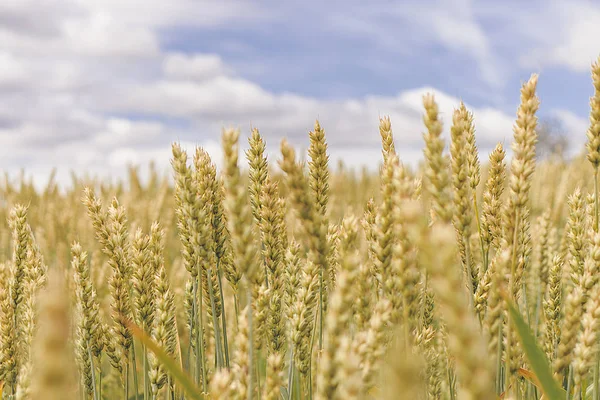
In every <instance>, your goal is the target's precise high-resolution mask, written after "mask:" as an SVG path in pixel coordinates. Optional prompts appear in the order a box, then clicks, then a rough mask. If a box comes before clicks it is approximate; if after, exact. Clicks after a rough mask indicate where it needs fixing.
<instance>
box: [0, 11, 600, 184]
mask: <svg viewBox="0 0 600 400" xmlns="http://www.w3.org/2000/svg"><path fill="white" fill-rule="evenodd" d="M598 20H600V5H596V4H595V3H593V2H590V1H579V0H577V1H569V2H559V1H530V2H521V1H505V2H496V1H479V2H475V1H467V0H448V1H416V0H411V1H400V2H398V1H371V2H364V1H357V0H346V1H329V2H317V1H302V2H291V1H290V2H275V1H234V0H223V1H219V2H217V1H198V0H173V1H170V2H153V1H150V2H148V1H142V0H106V1H103V2H97V1H92V0H48V1H45V2H39V1H35V0H8V1H3V2H0V43H2V44H1V45H0V146H2V148H4V149H10V150H9V151H8V152H7V154H6V155H5V156H3V157H1V159H0V168H2V169H5V170H7V171H9V173H15V172H17V171H19V170H20V169H21V168H25V169H26V170H27V171H29V173H30V174H31V175H32V176H34V177H35V178H36V179H37V180H43V179H44V177H45V176H47V175H48V174H49V171H50V168H51V167H53V166H56V167H58V168H59V177H61V176H62V177H68V173H69V170H70V169H74V170H76V171H78V172H90V173H97V174H103V175H108V174H112V175H119V176H124V175H125V169H126V166H127V164H129V163H136V164H147V163H148V162H149V161H150V160H154V161H156V162H157V164H158V165H159V166H161V167H162V168H165V169H166V168H168V162H169V148H170V143H172V142H173V141H180V142H182V144H184V145H185V146H186V147H188V148H190V149H191V148H193V147H194V146H203V147H205V148H206V149H207V150H208V151H209V152H210V153H211V155H212V156H213V158H214V159H215V161H216V162H217V163H218V162H219V159H220V151H219V137H220V132H221V129H222V127H224V126H236V127H239V128H240V129H241V130H242V133H243V137H244V136H245V135H247V134H248V133H249V130H250V127H251V126H256V127H258V128H259V129H260V130H261V133H262V134H263V135H264V136H265V138H266V140H267V142H268V145H269V150H270V153H271V159H272V160H274V159H275V158H276V157H277V154H276V153H277V148H278V145H279V142H280V141H281V139H282V138H283V137H287V138H288V139H289V140H290V141H291V142H292V143H293V144H295V145H297V146H298V148H299V149H301V148H303V147H305V146H306V143H307V133H308V131H309V130H310V129H311V127H312V124H313V123H314V119H315V118H319V119H320V121H321V123H322V125H323V126H324V128H325V130H326V132H327V135H328V138H329V142H330V149H331V154H332V158H333V159H336V158H341V159H343V160H344V161H345V162H346V163H348V164H349V165H352V166H360V165H362V164H366V165H368V166H371V167H373V166H375V165H377V163H378V162H379V148H378V146H379V137H378V131H377V124H378V118H379V116H382V115H390V116H391V118H392V125H393V128H394V131H395V133H396V141H397V147H398V148H399V149H400V154H401V157H402V158H403V159H404V161H405V162H407V163H414V162H416V160H418V159H419V157H420V155H421V150H420V149H421V146H422V143H421V140H422V139H421V133H422V130H423V128H422V124H421V116H420V113H421V104H420V102H421V96H422V95H423V94H424V93H425V92H427V91H432V92H433V93H434V94H435V95H436V99H437V100H438V102H439V104H440V108H441V110H442V114H443V116H444V118H445V120H446V122H449V121H448V117H449V116H450V114H451V112H452V109H453V107H455V106H456V105H457V104H458V102H459V101H460V100H463V101H464V102H465V103H466V104H467V106H468V107H469V108H470V109H471V110H472V111H473V112H474V115H475V122H476V124H477V132H478V144H479V147H480V148H481V149H482V150H483V151H484V152H485V151H488V150H490V149H491V148H493V146H494V144H495V143H496V142H498V141H502V142H505V143H507V142H509V141H510V138H511V135H512V132H511V125H512V121H513V119H514V115H515V111H516V107H517V105H518V101H519V88H520V85H521V84H522V83H523V82H524V81H526V80H527V79H528V78H529V76H530V74H531V73H533V72H536V73H539V74H540V79H539V86H538V94H539V96H540V98H541V101H542V107H541V109H540V114H539V115H540V117H542V118H547V117H555V118H558V119H560V120H561V121H562V123H563V124H564V126H565V127H566V129H567V131H568V132H569V134H570V135H571V142H572V147H573V149H574V150H573V151H577V150H578V149H580V148H582V146H583V143H584V142H585V129H586V128H587V113H588V109H589V108H588V101H589V96H590V95H592V93H593V87H592V85H591V79H590V71H589V70H590V64H591V63H592V62H593V61H594V60H595V59H596V58H597V57H598V55H599V54H600V43H598V41H597V38H598V37H600V24H597V21H598ZM447 127H448V123H446V128H447Z"/></svg>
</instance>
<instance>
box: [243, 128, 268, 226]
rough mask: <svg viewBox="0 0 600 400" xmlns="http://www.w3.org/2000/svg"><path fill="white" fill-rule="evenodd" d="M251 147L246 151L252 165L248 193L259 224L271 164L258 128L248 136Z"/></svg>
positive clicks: (253, 212) (253, 213) (249, 164)
mask: <svg viewBox="0 0 600 400" xmlns="http://www.w3.org/2000/svg"><path fill="white" fill-rule="evenodd" d="M248 144H249V145H250V148H249V149H248V150H247V151H246V159H247V160H248V166H249V167H250V171H249V175H248V177H249V179H250V183H249V185H248V194H249V197H250V205H251V206H252V215H253V216H254V220H255V221H256V223H257V224H259V223H260V208H261V202H260V194H261V192H262V190H263V186H264V184H265V181H266V180H267V175H268V174H269V165H268V163H267V156H266V155H265V148H266V144H265V141H264V140H263V138H262V136H260V133H259V132H258V129H256V128H254V129H252V134H251V135H250V137H249V138H248Z"/></svg>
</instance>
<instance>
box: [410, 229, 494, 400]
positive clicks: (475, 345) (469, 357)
mask: <svg viewBox="0 0 600 400" xmlns="http://www.w3.org/2000/svg"><path fill="white" fill-rule="evenodd" d="M453 236H454V233H453V232H452V229H451V228H450V227H449V226H445V225H437V226H434V227H433V230H432V231H431V233H430V234H429V235H428V236H427V237H426V238H425V239H424V240H423V241H422V243H421V249H422V254H421V255H422V257H423V258H424V260H423V261H424V263H425V265H426V267H427V270H428V271H429V273H430V275H431V285H432V288H433V289H434V292H435V296H436V299H438V300H439V307H440V310H441V313H442V314H441V315H443V317H444V321H445V322H446V325H447V327H448V336H449V338H448V346H449V350H450V352H451V354H452V355H453V356H454V357H455V359H456V367H457V374H458V379H459V383H460V387H459V397H462V396H464V397H463V398H465V399H491V398H493V397H494V378H493V374H492V372H491V371H492V368H491V365H490V360H489V357H488V356H487V351H486V346H485V342H484V339H483V337H482V336H480V335H478V334H477V333H476V332H478V331H479V328H478V322H477V320H476V319H475V316H474V315H473V314H472V313H470V312H469V306H468V297H467V294H466V293H465V289H464V283H463V280H462V279H461V274H460V273H459V270H458V268H456V266H455V267H454V268H452V265H456V262H455V257H456V253H455V251H456V250H455V249H454V247H453V246H452V237H453Z"/></svg>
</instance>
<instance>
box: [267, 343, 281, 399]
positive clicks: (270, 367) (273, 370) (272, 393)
mask: <svg viewBox="0 0 600 400" xmlns="http://www.w3.org/2000/svg"><path fill="white" fill-rule="evenodd" d="M283 367H284V362H283V355H282V354H278V353H273V354H271V355H269V356H268V357H267V371H266V374H267V377H266V382H265V393H264V396H263V397H262V398H264V399H265V400H279V399H281V386H282V385H283V374H282V372H281V371H282V370H283Z"/></svg>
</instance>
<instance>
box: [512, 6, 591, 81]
mask: <svg viewBox="0 0 600 400" xmlns="http://www.w3.org/2000/svg"><path fill="white" fill-rule="evenodd" d="M598 19H600V5H598V4H596V3H593V2H588V1H582V0H574V1H570V2H563V1H549V2H547V3H545V4H544V7H542V8H539V9H537V8H536V9H534V10H531V11H530V12H526V13H524V15H520V16H516V17H514V19H513V22H514V24H515V26H517V27H518V28H517V29H518V31H519V32H520V34H521V35H522V37H523V38H524V39H527V41H524V42H523V44H524V47H523V48H522V50H521V55H520V57H519V62H520V64H521V65H522V66H524V67H527V68H530V67H535V68H540V67H543V66H561V67H566V68H568V69H570V70H572V71H575V72H588V71H589V69H590V65H591V63H592V62H593V61H595V60H596V59H597V58H598V55H599V54H600V44H598V40H596V38H597V37H598V36H600V25H598V23H597V21H598Z"/></svg>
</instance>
